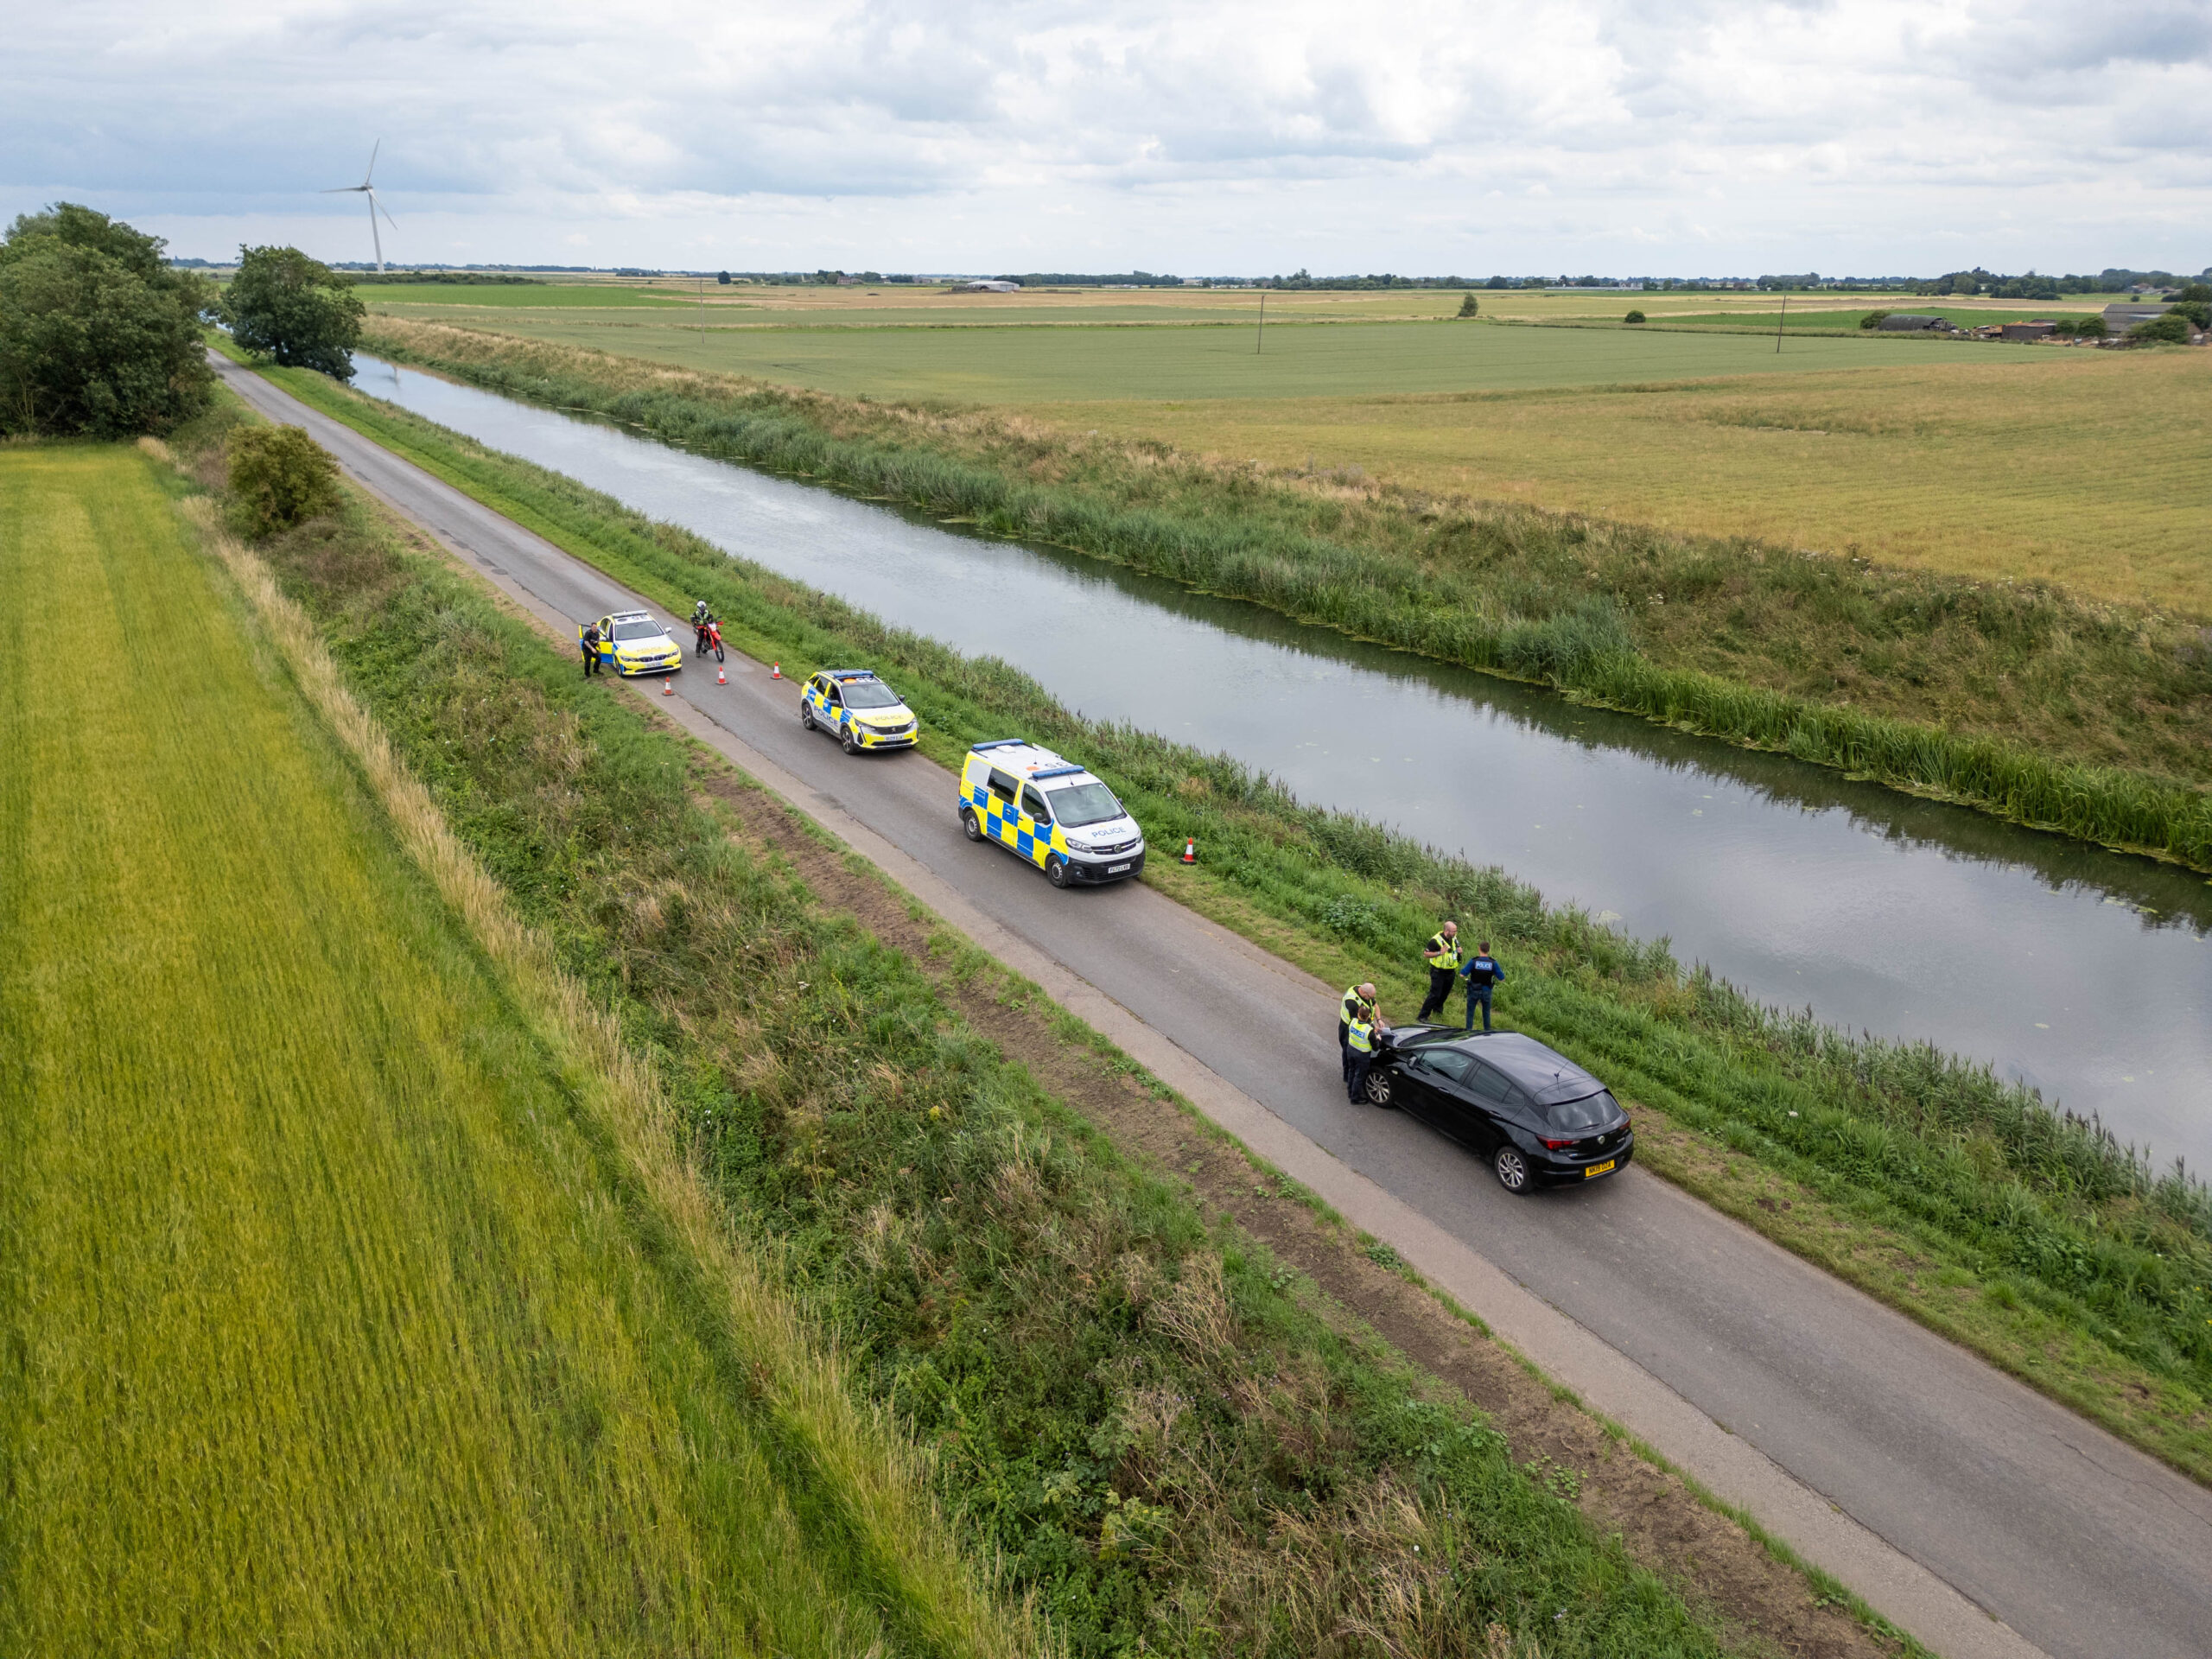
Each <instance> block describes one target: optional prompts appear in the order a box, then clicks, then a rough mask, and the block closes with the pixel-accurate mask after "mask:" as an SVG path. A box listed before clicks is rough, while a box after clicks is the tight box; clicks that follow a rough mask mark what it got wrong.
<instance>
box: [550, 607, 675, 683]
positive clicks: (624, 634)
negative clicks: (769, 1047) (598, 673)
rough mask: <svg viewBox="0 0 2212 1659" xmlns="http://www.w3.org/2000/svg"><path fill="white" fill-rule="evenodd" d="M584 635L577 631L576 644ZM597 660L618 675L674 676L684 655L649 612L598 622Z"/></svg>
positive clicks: (623, 613)
mask: <svg viewBox="0 0 2212 1659" xmlns="http://www.w3.org/2000/svg"><path fill="white" fill-rule="evenodd" d="M583 638H584V631H583V630H582V628H578V629H577V630H576V644H577V645H578V646H579V648H581V647H582V644H583ZM599 660H600V665H601V667H602V668H611V669H613V671H615V672H616V673H617V674H620V675H623V676H629V675H632V674H673V673H675V672H676V671H677V670H678V669H680V668H682V667H683V652H681V651H679V650H677V645H676V641H675V640H673V639H670V638H669V635H668V630H667V628H665V627H664V626H662V625H661V623H660V622H659V620H658V619H656V618H655V617H654V615H653V613H652V612H651V611H616V612H614V613H613V614H611V615H608V616H602V617H601V618H600V619H599Z"/></svg>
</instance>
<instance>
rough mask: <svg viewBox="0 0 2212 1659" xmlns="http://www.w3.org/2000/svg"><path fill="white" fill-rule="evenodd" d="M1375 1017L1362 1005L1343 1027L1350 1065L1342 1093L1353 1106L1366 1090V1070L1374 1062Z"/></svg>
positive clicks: (1346, 1072) (1345, 1074)
mask: <svg viewBox="0 0 2212 1659" xmlns="http://www.w3.org/2000/svg"><path fill="white" fill-rule="evenodd" d="M1375 1032H1376V1024H1375V1017H1374V1016H1373V1015H1372V1014H1370V1013H1369V1012H1368V1011H1367V1008H1366V1007H1364V1006H1363V1007H1361V1008H1360V1009H1359V1011H1358V1012H1357V1013H1355V1014H1353V1015H1352V1017H1351V1022H1350V1023H1349V1024H1348V1025H1347V1026H1346V1027H1344V1043H1345V1046H1346V1052H1347V1053H1348V1056H1349V1058H1350V1059H1351V1065H1350V1066H1349V1067H1348V1068H1347V1069H1346V1071H1345V1073H1344V1095H1345V1097H1346V1098H1347V1099H1349V1100H1350V1101H1351V1103H1352V1104H1353V1105H1355V1106H1357V1105H1358V1104H1359V1103H1360V1099H1361V1097H1362V1096H1364V1095H1365V1094H1366V1092H1367V1071H1368V1068H1369V1067H1370V1066H1371V1065H1374V1064H1375Z"/></svg>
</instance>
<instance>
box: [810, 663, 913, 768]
mask: <svg viewBox="0 0 2212 1659" xmlns="http://www.w3.org/2000/svg"><path fill="white" fill-rule="evenodd" d="M798 721H799V724H800V725H802V726H804V727H805V728H806V729H807V730H808V731H810V732H827V733H829V735H830V736H832V737H834V738H836V740H837V741H839V742H840V743H842V744H843V745H844V746H845V753H847V754H858V753H861V751H862V750H863V749H911V748H912V747H914V743H915V740H916V739H918V738H919V737H920V736H921V733H922V722H921V721H919V720H918V719H917V718H915V715H914V711H913V710H912V709H909V708H908V707H907V706H906V703H905V702H903V701H902V700H901V699H900V697H899V694H898V693H897V692H896V691H893V690H892V689H891V688H890V687H889V686H887V685H886V684H885V683H883V682H882V681H881V680H879V679H878V678H876V677H875V675H874V672H873V671H870V670H868V669H865V668H825V669H823V671H821V672H820V673H819V674H817V675H815V676H814V677H812V678H810V679H809V680H808V681H807V683H806V690H804V691H802V692H800V693H799V694H798Z"/></svg>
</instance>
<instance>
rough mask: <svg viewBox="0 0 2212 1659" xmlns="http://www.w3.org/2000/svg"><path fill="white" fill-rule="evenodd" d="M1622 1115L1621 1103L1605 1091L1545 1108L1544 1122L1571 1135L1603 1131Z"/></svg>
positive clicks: (1601, 1090)
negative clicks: (1596, 1130) (1582, 1130)
mask: <svg viewBox="0 0 2212 1659" xmlns="http://www.w3.org/2000/svg"><path fill="white" fill-rule="evenodd" d="M1620 1115H1621V1107H1620V1103H1619V1102H1618V1101H1617V1100H1615V1099H1614V1098H1613V1097H1612V1095H1611V1092H1609V1091H1608V1090H1604V1089H1600V1090H1599V1091H1598V1092H1597V1093H1596V1094H1594V1095H1585V1096H1583V1097H1582V1098H1581V1099H1580V1100H1562V1101H1560V1103H1558V1104H1557V1105H1555V1106H1547V1107H1545V1108H1544V1122H1547V1123H1548V1124H1550V1125H1551V1126H1552V1128H1555V1129H1565V1130H1567V1132H1568V1133H1569V1134H1572V1133H1573V1132H1574V1131H1575V1130H1577V1129H1601V1128H1605V1125H1606V1124H1608V1123H1611V1122H1613V1121H1614V1120H1615V1119H1617V1118H1618V1117H1619V1116H1620Z"/></svg>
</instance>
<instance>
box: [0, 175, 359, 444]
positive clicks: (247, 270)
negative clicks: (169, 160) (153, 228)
mask: <svg viewBox="0 0 2212 1659" xmlns="http://www.w3.org/2000/svg"><path fill="white" fill-rule="evenodd" d="M167 246H168V244H167V243H166V242H164V241H163V240H162V238H160V237H157V236H149V235H147V234H146V233H145V232H143V231H139V230H137V229H134V228H133V227H132V226H129V225H127V224H124V222H123V221H122V220H121V219H111V218H109V217H108V216H107V215H106V214H105V213H99V212H97V211H96V210H94V209H92V208H91V207H84V206H82V205H81V204H79V203H77V202H68V201H64V202H56V203H54V205H53V206H51V207H48V208H47V209H46V210H45V211H44V212H42V213H22V214H19V215H18V216H17V217H16V221H15V223H14V224H13V225H11V226H10V227H9V229H8V232H7V234H6V236H5V237H4V238H0V435H4V436H28V435H41V436H67V435H76V436H84V437H93V438H120V437H129V436H131V435H136V434H138V433H142V432H150V433H162V432H167V431H170V430H172V429H175V427H176V426H178V425H179V424H181V423H183V422H185V421H188V420H189V419H191V418H192V417H193V416H195V415H197V414H199V413H200V411H201V410H205V409H206V408H207V404H208V402H209V400H210V399H211V398H212V397H213V394H214V385H215V377H214V373H213V371H212V370H211V369H210V368H209V367H208V365H207V340H206V331H207V328H208V327H210V326H213V325H217V324H219V325H221V326H222V327H226V328H228V329H229V330H230V331H231V335H232V339H234V340H236V341H237V342H238V344H239V345H240V346H243V347H244V348H245V350H246V351H248V352H250V353H252V354H254V355H255V356H257V357H268V358H272V359H275V360H276V361H277V362H278V363H282V364H287V365H296V366H299V367H302V368H310V369H316V370H320V371H321V372H323V373H325V374H328V375H333V376H335V377H336V378H339V379H341V380H343V379H347V378H351V377H352V375H353V363H352V360H351V354H352V352H353V346H354V343H355V342H356V341H357V340H359V338H360V327H361V318H362V316H363V315H364V312H365V308H364V307H363V306H362V304H361V301H360V298H359V296H357V295H356V294H354V293H353V282H352V279H351V278H349V277H344V276H341V275H340V274H339V273H338V272H336V271H334V270H331V269H330V267H329V266H327V265H325V264H321V262H320V261H318V260H314V259H310V258H308V257H307V256H306V255H305V254H303V253H302V252H301V251H299V250H298V249H297V248H289V247H283V248H280V247H261V248H251V247H241V248H240V249H239V250H238V274H237V276H236V277H233V278H232V280H231V282H230V283H229V285H228V286H227V287H225V288H218V287H217V286H216V284H215V283H213V281H212V280H211V279H209V278H208V277H205V276H202V275H201V274H200V272H198V271H196V270H187V269H183V268H181V267H179V266H177V265H175V264H172V263H171V262H170V261H169V260H168V258H167V257H165V256H164V253H163V250H164V249H165V248H166V247H167Z"/></svg>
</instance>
